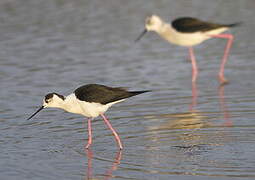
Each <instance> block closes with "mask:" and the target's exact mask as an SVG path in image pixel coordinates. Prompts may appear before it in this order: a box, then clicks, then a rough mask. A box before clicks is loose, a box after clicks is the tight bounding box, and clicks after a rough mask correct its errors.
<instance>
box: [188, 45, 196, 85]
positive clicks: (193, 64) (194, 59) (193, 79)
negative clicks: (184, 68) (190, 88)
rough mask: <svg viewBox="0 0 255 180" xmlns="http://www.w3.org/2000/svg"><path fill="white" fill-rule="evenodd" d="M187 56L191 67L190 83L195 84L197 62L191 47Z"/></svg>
mask: <svg viewBox="0 0 255 180" xmlns="http://www.w3.org/2000/svg"><path fill="white" fill-rule="evenodd" d="M189 55H190V60H191V65H192V82H196V80H197V74H198V68H197V62H196V58H195V55H194V51H193V47H189Z"/></svg>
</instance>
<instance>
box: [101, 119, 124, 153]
mask: <svg viewBox="0 0 255 180" xmlns="http://www.w3.org/2000/svg"><path fill="white" fill-rule="evenodd" d="M101 116H102V118H103V119H104V122H105V124H106V125H107V126H108V127H109V128H110V129H111V131H112V133H113V135H114V136H115V139H116V141H117V143H118V144H119V148H120V150H121V149H123V146H122V143H121V141H120V137H119V135H118V134H117V132H116V131H115V130H114V129H113V127H112V125H111V123H110V122H109V120H108V119H107V118H106V117H105V115H104V114H101Z"/></svg>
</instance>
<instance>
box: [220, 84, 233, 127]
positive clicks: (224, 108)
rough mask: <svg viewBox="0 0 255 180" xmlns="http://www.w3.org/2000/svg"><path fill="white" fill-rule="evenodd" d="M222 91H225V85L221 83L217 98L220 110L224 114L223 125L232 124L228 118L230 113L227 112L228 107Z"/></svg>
mask: <svg viewBox="0 0 255 180" xmlns="http://www.w3.org/2000/svg"><path fill="white" fill-rule="evenodd" d="M224 91H225V86H223V85H221V86H220V87H219V89H218V93H219V99H220V109H221V112H223V114H224V120H225V125H226V126H232V125H233V123H232V121H231V119H230V113H229V110H228V107H227V105H226V103H225V94H224Z"/></svg>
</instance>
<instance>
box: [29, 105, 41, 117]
mask: <svg viewBox="0 0 255 180" xmlns="http://www.w3.org/2000/svg"><path fill="white" fill-rule="evenodd" d="M43 108H44V107H43V106H41V107H40V108H39V109H38V110H37V111H36V112H35V113H34V114H32V116H30V117H29V118H28V119H27V120H29V119H31V118H32V117H34V116H35V115H36V114H37V113H39V112H40V111H41V110H43Z"/></svg>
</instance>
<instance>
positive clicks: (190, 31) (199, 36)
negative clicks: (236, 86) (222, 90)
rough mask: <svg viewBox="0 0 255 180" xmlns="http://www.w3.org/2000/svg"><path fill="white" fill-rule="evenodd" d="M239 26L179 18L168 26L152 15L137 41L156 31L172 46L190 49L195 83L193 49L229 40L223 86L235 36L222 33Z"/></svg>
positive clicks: (221, 68) (221, 67) (222, 80)
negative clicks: (208, 42) (203, 44)
mask: <svg viewBox="0 0 255 180" xmlns="http://www.w3.org/2000/svg"><path fill="white" fill-rule="evenodd" d="M239 24H240V23H233V24H216V23H211V22H205V21H202V20H199V19H195V18H191V17H182V18H178V19H175V20H174V21H172V23H171V24H168V23H166V22H164V21H163V20H162V19H161V18H160V17H159V16H157V15H152V16H150V17H147V18H146V21H145V30H144V31H143V32H142V33H141V34H140V36H139V37H138V38H137V39H136V41H138V40H140V39H141V38H142V37H143V35H144V34H145V33H146V32H148V31H155V32H156V33H158V34H159V35H160V36H161V37H162V38H164V39H166V40H167V41H168V42H170V43H172V44H176V45H179V46H185V47H189V54H190V59H191V63H192V82H195V81H196V79H197V74H198V68H197V63H196V59H195V55H194V51H193V48H192V47H193V46H195V45H198V44H200V43H202V42H203V41H205V40H207V39H211V38H224V39H228V43H227V45H226V48H225V52H224V56H223V58H222V62H221V66H220V71H219V81H220V83H221V84H224V83H227V80H226V79H225V78H224V67H225V64H226V62H227V58H228V54H229V50H230V48H231V45H232V42H233V35H232V34H222V33H223V32H225V31H227V30H228V29H229V28H231V27H235V26H237V25H239Z"/></svg>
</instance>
